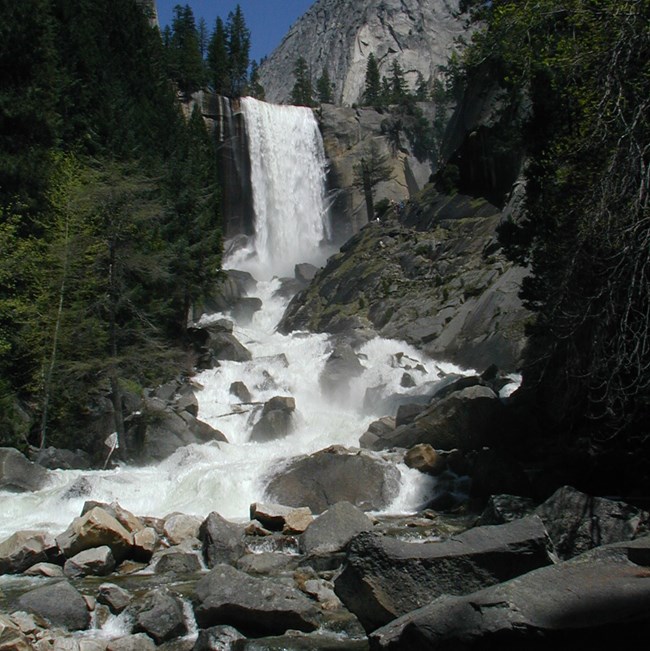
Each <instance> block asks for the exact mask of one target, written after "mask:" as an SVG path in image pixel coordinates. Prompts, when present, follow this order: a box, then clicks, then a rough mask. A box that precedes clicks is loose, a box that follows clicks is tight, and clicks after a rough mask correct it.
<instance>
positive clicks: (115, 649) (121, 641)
mask: <svg viewBox="0 0 650 651" xmlns="http://www.w3.org/2000/svg"><path fill="white" fill-rule="evenodd" d="M106 651H156V643H155V642H154V641H153V640H152V639H151V638H150V637H149V636H148V635H146V634H145V633H138V634H137V635H125V636H123V637H118V638H116V639H115V640H110V642H109V643H108V646H107V647H106Z"/></svg>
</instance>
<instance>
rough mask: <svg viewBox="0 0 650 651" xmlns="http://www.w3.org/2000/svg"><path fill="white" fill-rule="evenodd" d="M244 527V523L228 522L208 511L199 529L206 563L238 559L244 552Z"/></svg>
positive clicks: (216, 563)
mask: <svg viewBox="0 0 650 651" xmlns="http://www.w3.org/2000/svg"><path fill="white" fill-rule="evenodd" d="M244 529H245V527H244V525H241V524H236V523H235V522H230V521H228V520H226V519H225V518H223V517H221V515H219V514H218V513H216V512H214V511H213V512H212V513H210V514H209V515H208V517H207V518H206V519H205V520H204V521H203V523H202V524H201V527H200V529H199V540H200V541H201V543H202V545H203V558H204V559H205V563H206V565H207V566H208V567H214V566H215V565H218V564H219V563H235V562H236V561H237V560H239V559H240V558H241V557H242V556H243V555H244V553H245V552H246V546H245V545H244Z"/></svg>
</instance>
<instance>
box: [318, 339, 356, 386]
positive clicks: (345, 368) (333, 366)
mask: <svg viewBox="0 0 650 651" xmlns="http://www.w3.org/2000/svg"><path fill="white" fill-rule="evenodd" d="M364 370H365V367H364V366H363V364H362V363H361V362H360V361H359V358H358V357H357V355H356V353H355V352H354V350H353V349H352V347H351V346H350V345H348V344H339V345H338V346H336V348H335V349H334V350H333V351H332V353H331V354H330V356H329V357H328V358H327V361H326V362H325V366H324V368H323V370H322V372H321V374H320V378H319V379H320V385H321V388H322V390H323V391H324V392H325V394H326V395H328V396H330V397H333V398H341V399H344V398H345V397H346V396H347V394H348V390H349V386H350V380H351V379H353V378H355V377H358V376H360V375H361V374H362V373H363V371H364Z"/></svg>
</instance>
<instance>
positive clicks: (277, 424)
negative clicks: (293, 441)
mask: <svg viewBox="0 0 650 651" xmlns="http://www.w3.org/2000/svg"><path fill="white" fill-rule="evenodd" d="M295 410H296V401H295V400H294V399H293V398H291V397H283V396H275V397H273V398H271V399H270V400H269V401H268V402H266V403H265V404H264V409H263V410H262V416H261V418H260V420H259V421H257V423H255V425H254V426H253V429H252V431H251V438H250V440H251V441H257V442H259V443H264V442H266V441H274V440H276V439H280V438H284V437H285V436H287V435H288V434H290V433H291V430H292V429H293V413H294V411H295Z"/></svg>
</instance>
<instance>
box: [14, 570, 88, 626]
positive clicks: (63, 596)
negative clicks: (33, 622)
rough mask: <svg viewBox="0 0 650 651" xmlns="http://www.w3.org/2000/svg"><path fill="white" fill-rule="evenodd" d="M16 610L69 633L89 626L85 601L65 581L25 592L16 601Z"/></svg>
mask: <svg viewBox="0 0 650 651" xmlns="http://www.w3.org/2000/svg"><path fill="white" fill-rule="evenodd" d="M18 608H19V609H20V610H26V611H27V612H30V613H34V614H36V615H40V616H41V617H44V618H45V619H47V620H48V621H49V622H50V624H52V625H53V626H60V627H62V628H65V629H68V630H70V631H80V630H85V629H87V628H88V626H89V625H90V613H89V612H88V607H87V605H86V600H85V599H84V598H83V597H82V595H81V594H80V593H79V591H78V590H77V589H76V588H74V587H73V586H72V585H71V584H70V583H68V582H67V581H57V582H56V583H51V584H49V585H44V586H42V587H40V588H35V589H34V590H30V591H29V592H26V593H25V594H23V595H22V596H21V597H20V598H19V599H18Z"/></svg>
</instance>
